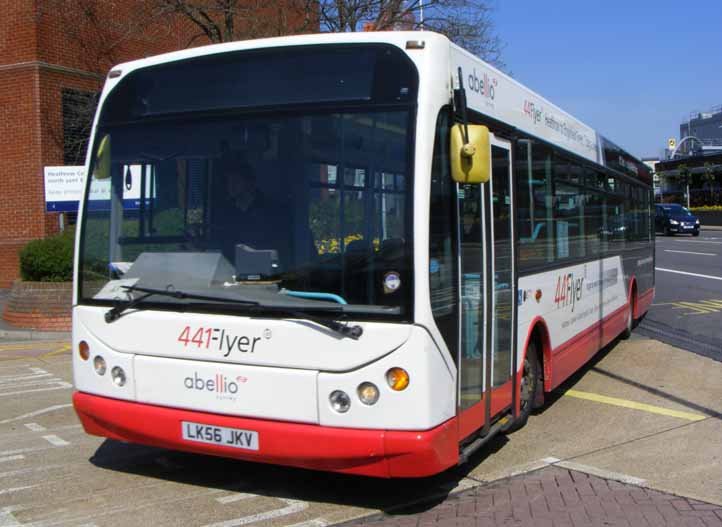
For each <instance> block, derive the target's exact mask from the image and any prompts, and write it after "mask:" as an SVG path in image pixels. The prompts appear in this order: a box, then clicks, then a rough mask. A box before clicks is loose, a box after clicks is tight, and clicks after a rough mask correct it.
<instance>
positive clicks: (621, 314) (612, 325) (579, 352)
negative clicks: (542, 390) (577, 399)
mask: <svg viewBox="0 0 722 527" xmlns="http://www.w3.org/2000/svg"><path fill="white" fill-rule="evenodd" d="M628 311H629V306H628V304H625V305H624V306H622V307H620V308H619V309H617V310H616V311H614V312H612V313H610V314H609V315H607V316H606V317H605V318H604V319H603V320H602V321H601V322H598V323H597V324H594V325H593V326H591V327H589V328H587V329H585V330H584V331H582V332H581V333H579V334H578V335H576V336H575V337H573V338H571V339H569V340H568V341H566V342H565V343H564V344H562V345H561V346H559V347H558V348H556V349H555V350H552V353H551V355H552V364H551V373H552V376H551V387H550V389H551V390H553V389H554V388H556V387H557V386H559V385H560V384H561V383H562V382H564V381H565V380H566V379H567V378H568V377H569V376H570V375H571V374H572V373H574V372H576V371H577V370H578V369H579V368H581V367H582V366H583V365H584V364H585V363H586V362H587V361H588V360H589V359H591V358H592V357H593V356H594V355H595V354H596V353H597V352H598V351H599V350H600V349H602V348H603V347H604V346H606V345H607V344H609V343H610V342H611V341H612V340H614V339H615V338H616V337H617V336H618V335H619V334H620V333H621V332H622V331H624V328H625V327H626V325H627V313H628Z"/></svg>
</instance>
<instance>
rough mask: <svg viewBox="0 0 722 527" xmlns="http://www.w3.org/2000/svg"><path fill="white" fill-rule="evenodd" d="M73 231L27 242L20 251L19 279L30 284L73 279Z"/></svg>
mask: <svg viewBox="0 0 722 527" xmlns="http://www.w3.org/2000/svg"><path fill="white" fill-rule="evenodd" d="M74 239H75V237H74V235H73V230H72V229H68V230H66V231H65V232H62V233H60V234H58V235H56V236H51V237H49V238H45V239H42V240H33V241H31V242H29V243H28V244H27V245H25V247H23V249H22V250H21V251H20V277H21V278H22V279H23V280H25V281H31V282H69V281H71V280H72V279H73V246H74Z"/></svg>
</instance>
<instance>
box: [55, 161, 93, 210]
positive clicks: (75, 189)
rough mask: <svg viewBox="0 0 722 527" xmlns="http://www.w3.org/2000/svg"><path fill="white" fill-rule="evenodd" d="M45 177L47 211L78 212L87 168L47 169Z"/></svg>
mask: <svg viewBox="0 0 722 527" xmlns="http://www.w3.org/2000/svg"><path fill="white" fill-rule="evenodd" d="M44 175H45V210H46V211H47V212H76V211H77V210H78V202H79V201H80V197H81V196H82V195H83V187H84V183H85V167H84V166H67V167H45V169H44ZM106 199H107V198H106Z"/></svg>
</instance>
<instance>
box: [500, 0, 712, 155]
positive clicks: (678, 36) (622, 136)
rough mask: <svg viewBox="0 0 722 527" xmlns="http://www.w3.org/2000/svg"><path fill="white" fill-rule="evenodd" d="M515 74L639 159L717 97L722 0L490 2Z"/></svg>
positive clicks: (505, 57)
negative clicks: (691, 114) (694, 112)
mask: <svg viewBox="0 0 722 527" xmlns="http://www.w3.org/2000/svg"><path fill="white" fill-rule="evenodd" d="M494 5H495V11H494V13H493V19H494V22H495V24H496V29H497V31H498V34H499V36H500V37H501V38H502V40H503V41H504V42H505V45H506V48H505V49H504V52H503V60H504V62H505V63H506V65H507V66H506V69H507V71H509V72H511V74H512V75H513V76H514V78H515V79H517V80H518V81H519V82H521V83H522V84H525V85H526V86H528V87H530V88H531V89H533V90H534V91H536V92H537V93H539V94H541V95H543V96H544V97H546V98H547V99H549V100H550V101H551V102H553V103H555V104H556V105H557V106H560V107H561V108H562V109H564V110H566V111H568V112H569V113H571V114H572V115H574V116H575V117H577V118H579V119H581V120H582V121H583V122H585V123H586V124H588V125H589V126H591V127H592V128H595V129H596V130H597V131H599V132H601V133H602V134H603V135H605V136H606V137H608V138H609V139H611V140H612V141H614V142H615V143H617V144H618V145H620V146H621V147H623V148H624V149H626V150H628V151H629V152H630V153H631V154H633V155H635V156H638V157H654V156H658V155H659V152H660V151H661V150H662V149H663V148H664V146H665V145H666V142H667V139H668V138H669V137H675V138H677V139H679V125H680V122H682V121H683V120H684V119H686V118H687V115H688V114H689V112H691V111H697V110H706V109H708V108H710V107H712V106H716V105H720V104H722V0H700V1H689V0H688V1H679V2H672V1H669V0H657V1H654V0H626V1H619V0H607V1H604V2H601V1H597V0H581V1H580V0H575V1H571V0H546V1H545V0H494Z"/></svg>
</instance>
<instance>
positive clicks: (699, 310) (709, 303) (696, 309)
mask: <svg viewBox="0 0 722 527" xmlns="http://www.w3.org/2000/svg"><path fill="white" fill-rule="evenodd" d="M654 305H655V306H673V308H672V309H684V310H687V311H686V312H685V313H682V315H709V314H710V313H719V312H720V311H722V299H717V298H712V299H710V300H699V301H696V302H689V301H680V302H662V303H659V304H654Z"/></svg>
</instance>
